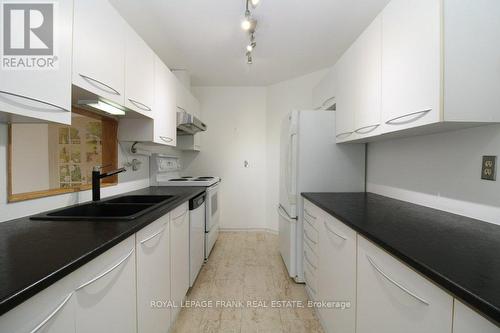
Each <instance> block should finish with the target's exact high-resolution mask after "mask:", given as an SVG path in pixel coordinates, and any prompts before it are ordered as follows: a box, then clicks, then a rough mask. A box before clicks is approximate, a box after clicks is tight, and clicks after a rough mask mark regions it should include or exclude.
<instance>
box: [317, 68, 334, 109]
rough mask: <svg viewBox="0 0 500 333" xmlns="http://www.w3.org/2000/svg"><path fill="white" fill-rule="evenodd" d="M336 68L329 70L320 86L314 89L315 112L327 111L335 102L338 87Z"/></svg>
mask: <svg viewBox="0 0 500 333" xmlns="http://www.w3.org/2000/svg"><path fill="white" fill-rule="evenodd" d="M335 68H336V67H333V68H331V69H329V70H328V72H327V73H326V75H325V76H324V77H323V78H322V79H321V81H320V82H319V83H318V85H317V86H316V87H314V88H313V91H312V99H313V108H314V109H315V110H326V109H327V108H328V107H330V106H331V105H332V104H333V103H334V101H335V95H336V85H337V81H336V79H337V73H336V72H335Z"/></svg>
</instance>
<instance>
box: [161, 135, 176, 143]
mask: <svg viewBox="0 0 500 333" xmlns="http://www.w3.org/2000/svg"><path fill="white" fill-rule="evenodd" d="M160 139H162V140H163V141H165V142H166V143H170V142H172V141H174V139H172V138H169V137H168V136H161V135H160Z"/></svg>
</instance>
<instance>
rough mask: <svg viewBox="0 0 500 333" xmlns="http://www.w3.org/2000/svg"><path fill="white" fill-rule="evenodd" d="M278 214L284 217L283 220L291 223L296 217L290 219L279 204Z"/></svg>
mask: <svg viewBox="0 0 500 333" xmlns="http://www.w3.org/2000/svg"><path fill="white" fill-rule="evenodd" d="M278 214H279V215H280V216H281V217H282V218H284V219H285V220H287V221H288V222H290V223H293V222H295V221H296V219H292V218H290V217H289V216H288V215H287V214H286V213H285V212H284V211H283V208H281V206H278Z"/></svg>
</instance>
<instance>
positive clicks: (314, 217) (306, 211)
mask: <svg viewBox="0 0 500 333" xmlns="http://www.w3.org/2000/svg"><path fill="white" fill-rule="evenodd" d="M304 213H306V214H307V215H309V216H310V217H312V218H313V219H314V220H316V216H314V215H311V213H309V211H308V210H307V209H305V208H304Z"/></svg>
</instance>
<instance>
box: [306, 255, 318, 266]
mask: <svg viewBox="0 0 500 333" xmlns="http://www.w3.org/2000/svg"><path fill="white" fill-rule="evenodd" d="M304 259H306V261H307V262H308V263H309V265H311V267H312V268H314V269H318V267H316V266H315V265H313V263H312V262H311V260H309V257H308V256H307V252H306V251H304Z"/></svg>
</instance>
